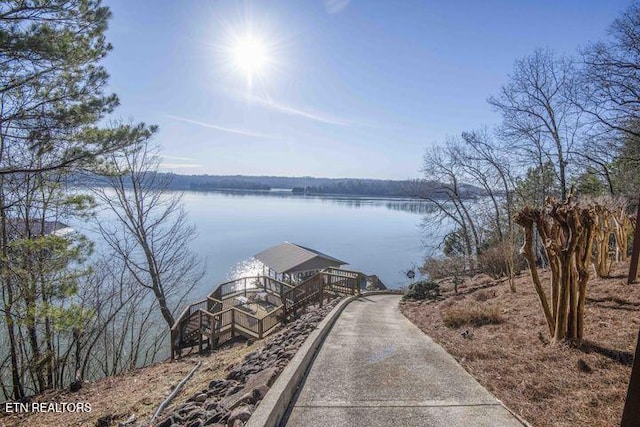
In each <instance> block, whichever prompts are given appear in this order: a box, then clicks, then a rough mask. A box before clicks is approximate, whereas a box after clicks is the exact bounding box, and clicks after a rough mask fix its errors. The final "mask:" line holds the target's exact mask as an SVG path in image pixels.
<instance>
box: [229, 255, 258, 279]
mask: <svg viewBox="0 0 640 427" xmlns="http://www.w3.org/2000/svg"><path fill="white" fill-rule="evenodd" d="M263 268H264V264H263V263H262V262H260V261H258V260H257V259H255V258H253V257H251V258H248V259H245V260H242V261H240V262H238V263H237V264H236V265H235V266H234V267H232V268H231V271H229V274H228V276H227V277H228V279H229V280H235V279H241V278H243V277H253V276H262V275H263V274H264V269H263Z"/></svg>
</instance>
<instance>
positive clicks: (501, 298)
mask: <svg viewBox="0 0 640 427" xmlns="http://www.w3.org/2000/svg"><path fill="white" fill-rule="evenodd" d="M627 271H628V266H627V265H618V266H616V268H614V270H613V272H612V274H613V275H614V278H610V279H598V278H593V279H592V280H591V282H590V283H589V290H588V293H587V298H588V301H587V308H586V315H585V321H586V328H585V337H586V340H587V342H586V343H585V344H584V345H583V346H582V348H581V349H575V348H571V347H568V346H565V345H551V344H549V343H548V339H547V338H548V330H547V326H546V323H545V321H544V317H543V314H542V310H541V308H540V303H539V301H538V298H537V295H536V294H535V290H534V289H533V284H532V283H531V280H530V277H529V276H528V274H524V275H523V276H521V277H519V278H518V279H517V281H516V285H517V289H518V291H517V293H515V294H514V293H511V292H509V285H508V283H507V282H506V281H505V282H500V283H498V282H493V284H491V283H488V282H487V280H486V277H478V278H476V280H471V281H468V282H467V283H465V285H463V286H462V287H461V288H462V292H461V294H460V295H456V296H454V295H451V293H448V295H449V297H448V298H446V299H445V300H444V301H440V302H436V303H426V302H407V303H402V306H401V309H402V311H403V313H404V314H405V316H407V318H409V320H411V321H412V322H413V323H415V324H416V325H418V326H419V327H420V328H421V329H422V330H423V331H424V332H425V333H427V334H428V335H429V336H430V337H432V338H433V339H434V340H436V341H437V342H439V343H440V344H441V345H442V346H443V347H445V348H446V349H447V351H448V352H449V353H451V354H452V355H453V356H454V357H455V358H456V359H457V360H458V361H459V362H460V363H461V364H462V366H464V368H465V369H467V371H469V372H470V373H471V374H472V375H473V376H475V377H476V378H477V379H478V381H479V382H480V383H481V384H483V385H484V386H485V387H487V388H488V389H489V390H490V391H491V392H492V393H493V394H494V395H496V397H498V398H499V399H500V400H502V401H503V402H504V403H505V404H506V405H507V406H508V407H510V408H511V409H512V410H513V411H514V412H516V413H518V414H519V415H521V416H522V417H523V418H524V419H526V420H528V421H529V422H530V423H532V424H533V425H535V426H614V425H619V423H620V417H621V414H622V408H623V405H624V399H625V396H626V389H627V384H628V381H629V376H630V373H631V363H632V359H633V351H634V349H635V344H636V337H637V334H638V328H639V325H640V284H637V285H631V286H628V285H626V279H625V277H624V275H625V274H626V272H627ZM541 278H542V280H545V281H547V282H546V283H548V281H549V274H548V272H545V271H542V272H541ZM480 288H482V289H484V290H482V289H480ZM480 293H483V294H480ZM474 305H476V306H477V307H479V308H486V309H497V310H498V313H499V315H500V317H501V318H502V320H503V322H502V323H500V324H490V325H484V326H465V328H466V329H469V330H470V332H471V333H470V334H468V335H467V337H466V338H465V337H463V336H461V334H460V330H456V329H451V328H449V327H447V326H446V325H445V323H444V318H445V317H446V316H447V314H446V313H450V312H451V310H459V309H460V308H465V307H469V306H474Z"/></svg>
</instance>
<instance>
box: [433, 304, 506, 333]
mask: <svg viewBox="0 0 640 427" xmlns="http://www.w3.org/2000/svg"><path fill="white" fill-rule="evenodd" d="M442 320H443V322H444V324H445V326H447V327H449V328H454V329H456V328H459V327H461V326H463V325H471V326H482V325H496V324H499V323H502V322H503V321H504V320H503V318H502V315H501V314H500V310H498V308H497V307H483V306H481V305H479V304H469V305H462V306H461V305H456V306H454V307H452V308H449V309H447V310H444V311H443V312H442Z"/></svg>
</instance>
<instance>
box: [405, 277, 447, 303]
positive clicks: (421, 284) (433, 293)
mask: <svg viewBox="0 0 640 427" xmlns="http://www.w3.org/2000/svg"><path fill="white" fill-rule="evenodd" d="M439 296H440V285H439V284H437V283H436V282H432V281H428V280H421V281H418V282H415V283H412V284H411V285H409V289H408V290H407V291H406V292H405V294H404V295H403V297H402V299H404V300H412V301H422V300H425V299H428V300H435V299H437V298H438V297H439Z"/></svg>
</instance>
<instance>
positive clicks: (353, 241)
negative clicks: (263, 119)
mask: <svg viewBox="0 0 640 427" xmlns="http://www.w3.org/2000/svg"><path fill="white" fill-rule="evenodd" d="M183 201H184V205H185V208H186V211H187V212H188V215H189V219H190V220H191V221H192V222H193V223H195V226H196V230H197V234H198V237H197V238H196V239H195V241H194V242H193V246H192V249H193V250H194V251H195V252H196V253H197V254H198V255H199V256H200V257H202V258H203V260H204V261H205V262H206V274H205V277H204V279H203V281H202V285H201V286H200V287H199V288H198V289H196V290H195V291H194V292H193V296H192V297H191V298H189V299H190V300H191V299H193V300H195V299H198V298H200V297H204V296H205V295H206V294H208V293H209V292H211V291H212V290H213V289H214V288H215V287H216V285H217V284H218V283H220V282H223V281H225V280H229V279H230V278H233V277H237V276H241V275H243V274H246V273H250V271H249V270H250V267H251V265H250V264H249V263H248V262H247V261H249V260H250V259H251V257H252V256H253V255H254V254H257V253H258V252H260V251H262V250H264V249H267V248H269V247H271V246H274V245H277V244H279V243H282V242H285V241H288V242H292V243H298V244H300V245H303V246H307V247H310V248H313V249H316V250H319V251H321V252H324V253H327V254H328V255H331V256H334V257H336V258H338V259H341V260H343V261H346V262H348V263H349V265H348V266H347V267H346V268H349V269H352V270H358V271H362V272H364V273H366V274H376V275H378V277H380V279H381V280H382V281H383V283H385V284H386V285H387V287H390V288H397V287H400V286H403V285H405V284H406V276H405V273H406V271H407V270H408V269H409V268H411V267H415V266H417V265H420V264H421V260H422V259H423V257H424V254H425V253H426V252H428V251H432V250H433V245H432V244H430V243H433V242H425V238H424V233H423V230H422V229H421V223H422V220H423V218H424V216H425V215H432V214H433V207H432V206H431V205H429V204H427V203H425V202H420V201H416V200H405V199H384V198H371V197H314V196H301V195H292V194H291V193H290V192H284V191H283V192H277V191H276V192H273V191H272V192H267V193H258V192H256V193H247V192H233V193H230V192H185V193H184V197H183Z"/></svg>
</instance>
